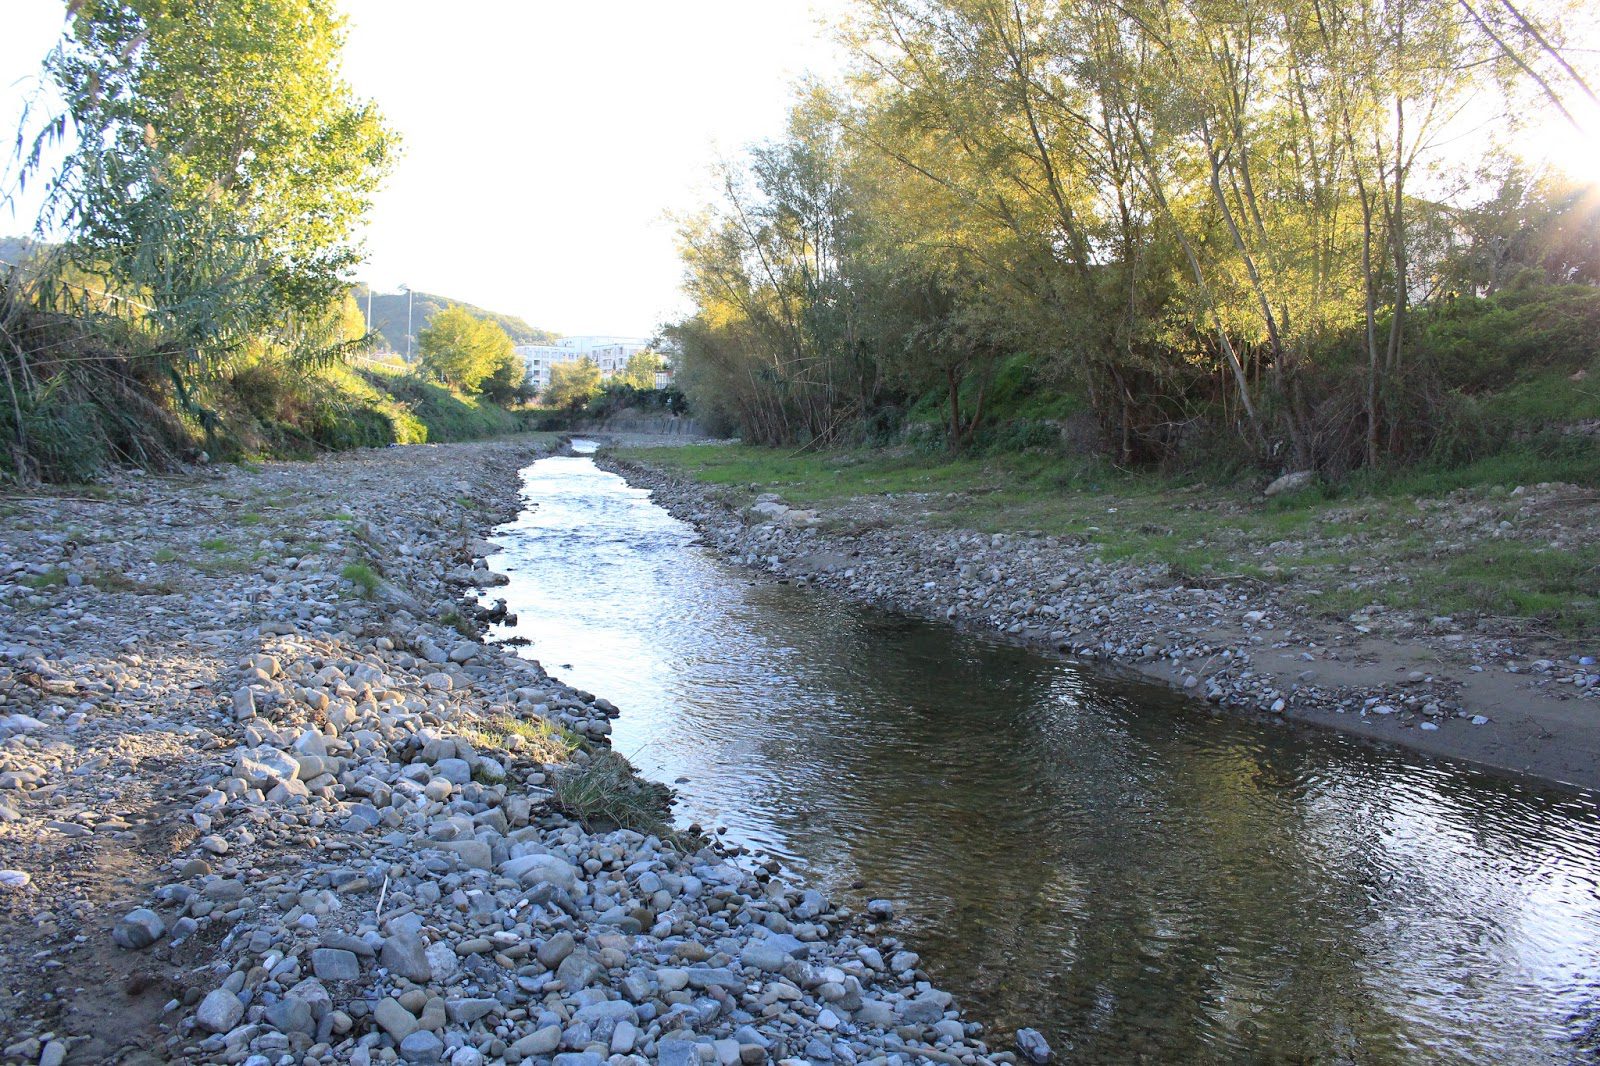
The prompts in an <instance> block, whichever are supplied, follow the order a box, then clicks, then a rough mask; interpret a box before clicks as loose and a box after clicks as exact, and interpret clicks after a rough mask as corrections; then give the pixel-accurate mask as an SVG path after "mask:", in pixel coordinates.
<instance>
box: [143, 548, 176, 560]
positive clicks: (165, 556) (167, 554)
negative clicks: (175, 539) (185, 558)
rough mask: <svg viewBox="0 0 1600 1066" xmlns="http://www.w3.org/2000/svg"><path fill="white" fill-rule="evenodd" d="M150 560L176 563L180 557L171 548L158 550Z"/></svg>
mask: <svg viewBox="0 0 1600 1066" xmlns="http://www.w3.org/2000/svg"><path fill="white" fill-rule="evenodd" d="M150 558H151V559H153V560H155V561H156V562H158V563H175V562H177V561H178V559H179V558H180V556H179V555H178V553H177V552H175V551H173V550H172V549H171V548H157V549H156V551H155V554H154V555H152V556H151V557H150Z"/></svg>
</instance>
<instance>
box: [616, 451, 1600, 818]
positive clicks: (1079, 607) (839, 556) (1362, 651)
mask: <svg viewBox="0 0 1600 1066" xmlns="http://www.w3.org/2000/svg"><path fill="white" fill-rule="evenodd" d="M600 461H601V464H602V465H603V466H606V467H607V468H609V469H612V470H614V471H616V472H618V473H621V474H622V475H624V476H625V477H627V478H628V479H629V480H630V481H631V482H633V483H634V484H636V485H640V486H642V487H646V488H649V489H650V490H652V492H653V494H654V498H655V499H656V501H657V502H658V503H660V504H661V505H662V506H664V507H666V508H667V509H668V510H669V511H671V512H672V513H673V514H674V515H676V516H678V517H679V518H681V519H683V520H685V521H688V522H690V523H691V524H693V525H694V526H695V527H697V528H698V529H699V530H700V532H701V534H702V535H703V536H704V537H705V539H706V541H707V542H708V543H709V544H710V545H711V546H712V547H714V548H715V549H717V550H718V551H720V552H722V553H723V554H724V555H726V556H728V557H729V558H731V559H733V560H735V561H737V562H740V563H743V564H746V565H749V566H753V567H756V568H759V569H762V570H765V571H767V572H770V573H772V574H775V575H778V576H779V577H781V578H783V579H786V580H793V581H797V582H809V583H815V584H817V585H821V586H826V587H828V588H831V589H834V590H837V591H839V592H841V593H843V594H845V595H847V596H849V597H851V598H853V599H855V600H858V601H860V602H864V603H870V604H874V605H877V606H882V607H887V608H891V609H894V610H898V611H902V612H906V613H910V614H914V615H919V616H922V617H925V618H931V619H937V620H941V621H947V622H950V623H953V624H955V625H957V626H960V627H963V628H969V629H973V630H977V631H982V632H989V633H995V634H999V635H1002V636H1004V637H1006V638H1008V639H1011V640H1015V641H1019V642H1023V643H1027V644H1030V645H1033V646H1036V647H1040V648H1044V649H1049V650H1051V651H1056V652H1060V653H1063V654H1067V655H1069V656H1072V657H1075V658H1080V659H1084V660H1088V661H1093V662H1096V663H1099V664H1102V666H1104V667H1105V668H1109V669H1126V670H1130V671H1134V672H1137V673H1138V674H1140V675H1143V676H1145V677H1148V678H1152V679H1155V680H1158V681H1161V682H1163V683H1167V684H1170V685H1173V686H1174V687H1176V688H1178V689H1180V690H1182V691H1184V692H1187V693H1189V694H1191V695H1193V696H1196V697H1198V698H1201V699H1204V700H1205V701H1206V702H1207V703H1208V704H1209V705H1210V706H1212V707H1213V708H1216V709H1217V711H1218V713H1223V712H1231V713H1237V714H1244V715H1250V716H1255V717H1257V718H1259V719H1260V720H1261V721H1262V722H1263V723H1265V724H1269V725H1270V724H1283V723H1287V722H1301V723H1310V724H1315V725H1319V726H1328V727H1332V728H1336V729H1340V730H1343V731H1346V732H1349V733H1354V734H1357V735H1359V736H1362V737H1365V738H1369V739H1372V740H1376V741H1383V742H1389V743H1395V744H1400V745H1404V746H1406V747H1410V748H1414V749H1416V750H1419V751H1423V752H1427V753H1430V754H1435V755H1445V756H1450V757H1454V758H1460V759H1465V760H1468V761H1472V762H1476V763H1479V764H1482V765H1485V766H1488V767H1491V768H1494V769H1497V770H1501V771H1509V772H1512V773H1515V774H1518V775H1526V776H1529V777H1533V778H1539V779H1543V780H1545V781H1549V782H1556V783H1560V784H1563V785H1577V786H1580V787H1584V788H1590V789H1596V788H1600V665H1596V664H1595V660H1594V658H1593V657H1592V656H1593V655H1595V654H1596V649H1594V648H1587V649H1584V648H1577V647H1572V646H1563V645H1560V644H1559V643H1558V642H1555V641H1544V642H1540V641H1539V640H1536V639H1532V638H1526V637H1511V636H1502V635H1497V634H1495V633H1494V632H1492V630H1491V631H1487V632H1486V631H1485V629H1484V627H1482V626H1477V627H1472V628H1467V627H1462V626H1459V625H1457V624H1456V623H1455V621H1454V620H1453V619H1451V618H1448V617H1438V618H1422V619H1420V620H1419V619H1415V618H1411V617H1406V616H1403V615H1400V614H1386V613H1383V612H1379V611H1377V610H1375V609H1369V610H1368V611H1364V612H1358V613H1357V614H1354V615H1352V616H1351V617H1349V618H1348V619H1345V620H1343V621H1340V620H1336V619H1329V618H1325V617H1321V616H1315V615H1312V614H1311V613H1310V612H1308V611H1306V610H1304V609H1303V608H1301V607H1299V606H1297V605H1296V604H1295V603H1294V602H1293V601H1292V599H1291V597H1290V596H1289V595H1288V594H1287V591H1288V589H1287V587H1286V586H1273V585H1270V584H1266V583H1263V582H1259V581H1220V582H1211V583H1206V584H1204V585H1196V584H1193V583H1188V582H1186V580H1185V579H1184V578H1183V577H1182V576H1181V575H1175V574H1173V572H1172V571H1171V569H1170V568H1169V567H1167V566H1165V565H1163V564H1129V563H1127V562H1114V563H1108V562H1104V561H1101V560H1100V559H1099V558H1098V553H1097V551H1096V550H1095V548H1094V547H1093V546H1092V545H1087V544H1082V543H1077V542H1074V541H1073V540H1072V539H1071V538H1057V537H1051V536H1043V535H1028V534H993V535H990V534H983V533H976V532H973V531H970V530H959V529H957V530H949V529H933V528H925V527H923V526H921V525H919V523H918V520H917V518H916V514H917V511H918V509H919V506H920V505H919V501H917V500H914V499H909V498H908V499H880V498H871V499H861V500H857V501H852V504H851V506H848V507H844V508H841V509H840V510H839V511H838V512H837V513H835V512H824V513H819V512H816V511H805V510H798V509H794V508H791V507H789V506H788V505H786V504H785V503H784V501H783V500H782V499H780V498H778V497H777V496H773V495H770V494H760V495H758V494H757V493H756V492H755V490H754V487H753V486H752V487H751V489H750V490H746V489H743V488H727V487H715V486H708V485H705V484H701V483H698V482H695V481H692V480H689V479H686V478H684V477H682V476H679V475H677V474H674V473H670V472H667V471H664V470H662V469H660V468H657V467H653V466H649V465H646V464H640V463H635V462H623V461H619V460H616V459H610V458H606V457H604V456H603V455H602V458H601V460H600ZM1517 495H1518V498H1519V499H1520V500H1521V501H1522V506H1523V509H1524V510H1525V511H1526V512H1527V513H1529V514H1530V515H1537V514H1540V513H1547V512H1552V511H1556V510H1557V505H1559V504H1561V503H1562V502H1563V501H1564V500H1565V499H1566V497H1568V496H1571V495H1572V489H1571V486H1562V485H1550V486H1533V487H1531V489H1530V490H1528V491H1526V492H1524V490H1521V489H1519V490H1518V493H1517ZM1584 506H1588V505H1587V504H1584ZM1477 509H1478V510H1485V511H1486V510H1487V509H1486V508H1482V507H1478V508H1477ZM1472 511H1473V505H1472V504H1470V503H1464V504H1461V505H1459V506H1457V507H1453V508H1447V509H1440V510H1439V511H1438V513H1437V514H1436V516H1435V517H1434V518H1432V519H1430V522H1431V523H1433V525H1436V526H1437V527H1438V528H1437V529H1436V530H1435V529H1432V527H1431V526H1430V527H1429V530H1428V531H1430V532H1433V533H1435V535H1439V536H1441V537H1442V536H1443V535H1444V534H1445V531H1447V530H1448V531H1451V535H1453V536H1456V537H1459V536H1461V535H1462V533H1461V530H1462V529H1465V528H1468V527H1472V528H1476V527H1477V526H1485V528H1488V527H1489V526H1492V525H1493V523H1492V522H1490V520H1489V519H1487V518H1484V517H1483V516H1480V515H1475V514H1474V513H1471V512H1472ZM1486 523H1487V525H1486ZM1506 524H1508V523H1501V525H1502V526H1503V525H1506ZM1566 532H1567V533H1571V530H1567V531H1566ZM1485 535H1495V536H1498V535H1499V532H1498V531H1497V530H1495V529H1490V531H1489V533H1487V534H1485ZM1301 547H1304V546H1303V545H1302V546H1301ZM1584 652H1587V657H1586V655H1585V654H1583V653H1584Z"/></svg>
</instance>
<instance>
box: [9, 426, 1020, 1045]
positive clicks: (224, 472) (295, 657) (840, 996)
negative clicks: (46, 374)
mask: <svg viewBox="0 0 1600 1066" xmlns="http://www.w3.org/2000/svg"><path fill="white" fill-rule="evenodd" d="M535 454H537V452H536V449H535V447H534V446H531V445H528V444H523V443H514V442H495V443H489V444H478V445H454V446H430V447H409V448H395V449H387V450H381V451H370V452H358V453H350V454H345V455H339V456H333V457H329V458H327V459H324V460H322V461H319V462H316V463H310V464H305V463H273V464H268V465H266V466H263V467H256V468H248V469H246V468H238V467H230V468H219V469H215V470H200V471H195V472H193V473H191V474H189V475H186V476H182V477H174V478H156V477H147V476H137V475H134V474H124V475H119V476H118V477H116V478H115V479H112V480H110V481H108V482H107V483H105V484H103V485H100V486H94V487H92V488H89V489H82V490H72V491H64V492H49V493H42V494H39V495H15V494H14V495H11V496H7V497H0V928H3V930H4V935H3V937H0V1060H3V1061H4V1062H5V1063H29V1064H31V1063H41V1064H47V1066H55V1064H60V1063H63V1062H67V1063H77V1062H82V1063H91V1062H93V1063H98V1062H110V1061H116V1062H126V1063H133V1062H193V1063H201V1062H204V1063H245V1064H248V1066H289V1064H296V1066H311V1064H321V1063H374V1062H405V1063H417V1064H429V1063H450V1064H452V1066H477V1064H485V1063H489V1064H499V1063H507V1064H517V1063H539V1064H543V1063H547V1062H553V1063H555V1064H557V1066H600V1064H602V1063H606V1064H609V1066H623V1064H632V1063H644V1062H659V1063H663V1064H670V1066H694V1064H704V1066H711V1064H713V1063H715V1064H720V1066H733V1064H734V1063H759V1062H766V1061H777V1062H786V1061H787V1062H802V1061H806V1062H839V1063H846V1064H850V1063H856V1062H874V1063H885V1064H896V1066H898V1064H910V1063H912V1062H938V1063H947V1064H956V1063H962V1064H966V1066H977V1064H980V1063H988V1062H995V1061H1010V1060H1012V1059H1013V1058H1014V1056H1013V1054H1012V1053H1010V1052H992V1051H991V1049H990V1048H989V1047H988V1046H987V1045H986V1044H985V1043H984V1042H983V1040H982V1032H981V1028H980V1027H979V1026H978V1025H976V1024H974V1023H971V1022H969V1021H966V1020H964V1019H963V1018H962V1016H961V1015H960V1014H959V1013H958V1012H957V1010H956V1009H955V1008H954V1006H953V1004H952V1002H951V998H950V997H949V996H948V995H947V994H945V993H944V992H942V991H940V990H938V989H935V988H933V987H931V986H930V985H929V983H928V982H927V980H926V979H925V976H924V975H923V974H922V973H921V972H920V970H919V961H920V960H919V959H918V958H917V956H916V955H915V954H914V953H911V952H909V951H905V950H901V947H900V945H899V944H897V943H896V942H895V941H894V940H893V939H892V938H888V937H884V936H880V935H879V933H878V931H877V925H878V923H880V922H881V921H882V920H884V919H886V918H888V917H889V916H890V909H889V908H888V906H887V905H886V904H874V905H873V906H872V907H869V908H868V913H865V914H852V913H851V912H849V911H848V910H847V909H845V908H843V907H840V906H838V905H836V904H834V903H833V902H831V901H829V900H827V899H825V898H824V897H823V896H822V895H821V894H820V893H818V892H816V891H814V890H810V889H807V888H806V887H805V886H804V885H799V884H791V883H787V882H786V881H785V880H784V879H783V877H782V876H781V873H780V871H778V870H777V869H776V868H775V866H762V865H757V864H755V863H754V862H753V861H751V860H748V859H744V858H740V857H736V856H734V855H731V854H729V853H727V852H725V851H723V850H720V849H718V848H717V847H716V846H714V845H712V844H708V843H707V842H705V841H704V840H703V839H702V838H700V837H698V836H693V835H686V834H681V833H672V832H668V831H666V830H665V829H664V828H663V829H662V830H661V831H658V832H652V831H635V830H629V829H619V828H614V827H613V826H614V824H615V823H611V824H607V823H606V822H605V820H604V819H603V818H597V817H595V816H593V815H592V814H590V815H588V816H587V817H588V820H587V821H585V820H583V819H582V818H580V817H579V815H580V813H582V812H579V811H578V810H577V809H576V808H575V807H574V805H573V803H572V802H569V800H568V799H566V798H564V797H565V796H566V795H567V793H564V792H563V789H564V788H566V787H568V786H570V785H571V784H572V783H573V782H578V781H584V780H587V778H585V776H584V775H585V774H586V773H589V772H590V771H593V770H595V769H596V768H597V767H599V766H601V765H603V764H608V763H609V762H611V761H613V760H615V759H616V758H617V757H616V756H615V755H613V754H611V753H610V752H609V748H608V746H607V742H606V737H607V735H608V734H609V732H610V720H611V718H612V717H614V716H615V715H616V714H617V713H618V712H617V709H616V708H615V707H613V706H611V705H610V704H609V703H607V702H606V701H605V700H604V699H600V698H597V697H595V696H593V695H591V694H588V693H584V692H580V691H576V690H574V689H572V688H570V687H568V686H566V685H563V684H562V683H560V682H559V681H557V680H556V679H554V678H552V677H550V676H548V675H547V674H546V673H545V672H544V671H543V670H542V669H541V668H540V666H539V665H538V664H536V663H534V662H531V661H528V660H525V659H521V658H518V657H516V656H515V655H513V654H510V653H509V652H508V651H507V650H504V649H502V648H499V647H495V646H492V645H488V644H485V643H483V642H482V641H481V640H480V639H478V637H477V634H478V632H479V625H480V624H481V623H482V622H483V621H486V620H492V619H493V618H494V617H495V616H496V615H497V613H498V612H496V611H494V610H493V609H491V610H490V611H488V612H487V613H485V612H484V610H483V609H482V608H481V607H480V603H481V602H482V599H481V590H482V589H483V588H485V587H490V586H493V585H494V584H495V583H496V580H497V578H496V575H493V574H491V573H490V572H489V571H488V570H487V568H486V567H485V566H484V564H483V561H482V560H483V558H484V556H485V554H486V553H487V552H488V551H489V550H490V546H489V545H488V544H486V543H485V542H484V541H483V540H482V539H481V538H482V536H483V535H484V532H485V531H486V530H487V529H489V528H490V527H492V526H493V525H495V524H496V523H498V522H501V521H504V520H505V519H507V518H509V517H511V516H512V515H513V514H515V512H516V510H517V508H518V507H519V506H520V503H519V500H518V498H517V477H516V474H517V471H518V470H519V469H520V468H521V467H522V466H523V465H525V464H526V463H527V462H529V461H531V459H532V458H533V457H534V456H535ZM611 787H613V788H618V787H620V788H621V789H622V790H623V791H626V792H629V793H632V796H631V797H624V798H625V799H626V798H631V799H632V800H635V801H646V802H648V801H651V800H652V799H654V798H656V797H659V796H660V795H662V794H663V793H664V792H665V790H664V789H662V788H661V787H660V786H654V785H651V784H649V783H646V782H642V781H639V780H638V779H637V778H632V777H625V778H624V779H623V781H622V782H621V784H620V786H619V785H617V783H615V782H613V783H612V786H611ZM613 798H615V797H613ZM1022 1042H1023V1045H1024V1046H1025V1047H1026V1048H1027V1049H1028V1050H1030V1051H1031V1052H1033V1053H1035V1054H1036V1055H1038V1056H1040V1057H1042V1056H1043V1055H1045V1054H1046V1052H1045V1050H1044V1049H1043V1048H1042V1047H1040V1046H1039V1045H1038V1044H1037V1043H1036V1042H1035V1040H1034V1039H1033V1038H1032V1036H1031V1035H1030V1034H1023V1041H1022Z"/></svg>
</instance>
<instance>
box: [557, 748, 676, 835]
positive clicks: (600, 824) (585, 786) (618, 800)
mask: <svg viewBox="0 0 1600 1066" xmlns="http://www.w3.org/2000/svg"><path fill="white" fill-rule="evenodd" d="M668 795H669V794H668V792H667V789H666V788H665V787H664V786H662V785H658V784H655V783H653V782H649V781H645V780H644V779H642V778H641V777H639V775H638V774H636V773H635V772H634V769H633V766H632V765H631V764H630V763H629V762H628V760H627V759H625V758H623V757H622V756H621V755H618V754H617V753H616V752H614V751H611V750H609V749H599V750H596V751H594V752H593V753H592V754H591V755H590V757H589V759H588V761H587V762H583V763H574V764H572V765H571V766H568V767H565V768H563V769H561V770H558V771H557V772H556V774H555V803H556V806H557V807H559V808H561V810H563V811H565V812H566V813H567V814H569V815H571V816H572V817H574V818H576V819H577V820H578V821H579V822H581V823H583V827H584V828H585V829H587V830H589V831H590V832H608V831H610V830H613V829H632V830H634V831H635V832H638V833H654V834H657V835H662V834H665V833H667V832H669V829H668V827H667V824H666V813H667V810H668Z"/></svg>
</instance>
